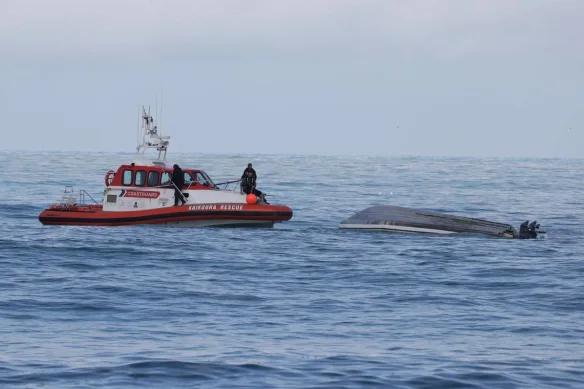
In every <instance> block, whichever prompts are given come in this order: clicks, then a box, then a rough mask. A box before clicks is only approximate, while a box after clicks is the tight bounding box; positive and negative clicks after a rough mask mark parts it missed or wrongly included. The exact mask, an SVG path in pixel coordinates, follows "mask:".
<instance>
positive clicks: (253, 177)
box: [241, 163, 258, 188]
mask: <svg viewBox="0 0 584 389" xmlns="http://www.w3.org/2000/svg"><path fill="white" fill-rule="evenodd" d="M248 172H249V173H251V185H252V186H253V187H254V188H255V186H256V181H257V179H258V175H257V174H256V171H255V170H254V168H253V167H252V166H251V163H248V164H247V167H246V168H245V170H244V171H243V174H242V175H241V180H242V181H243V180H244V179H247V177H248V176H249V175H248V174H247V173H248Z"/></svg>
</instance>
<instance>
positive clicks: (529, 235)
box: [519, 220, 543, 239]
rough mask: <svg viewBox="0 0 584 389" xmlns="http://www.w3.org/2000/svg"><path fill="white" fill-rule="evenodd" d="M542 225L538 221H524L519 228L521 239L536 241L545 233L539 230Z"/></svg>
mask: <svg viewBox="0 0 584 389" xmlns="http://www.w3.org/2000/svg"><path fill="white" fill-rule="evenodd" d="M539 227H540V225H539V224H538V223H537V221H536V220H534V221H532V222H531V223H530V222H529V220H526V221H524V222H523V223H521V225H520V226H519V239H535V238H537V235H538V234H539V233H542V232H543V231H540V230H539Z"/></svg>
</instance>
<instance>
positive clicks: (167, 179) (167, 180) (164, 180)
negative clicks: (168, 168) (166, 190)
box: [160, 172, 170, 185]
mask: <svg viewBox="0 0 584 389" xmlns="http://www.w3.org/2000/svg"><path fill="white" fill-rule="evenodd" d="M160 184H161V185H167V184H170V174H168V172H164V173H162V180H161V181H160Z"/></svg>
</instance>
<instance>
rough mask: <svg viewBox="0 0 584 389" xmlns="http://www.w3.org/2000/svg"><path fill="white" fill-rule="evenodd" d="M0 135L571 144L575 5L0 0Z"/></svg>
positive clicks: (107, 145) (333, 150)
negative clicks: (155, 124) (150, 124)
mask: <svg viewBox="0 0 584 389" xmlns="http://www.w3.org/2000/svg"><path fill="white" fill-rule="evenodd" d="M1 5H2V12H0V59H1V61H0V114H1V117H2V130H0V131H1V132H2V139H3V142H2V146H0V149H32V150H38V149H56V150H89V149H95V150H111V151H130V150H132V149H133V148H134V147H135V142H136V141H135V139H136V123H137V119H138V118H137V114H138V107H139V105H141V104H143V103H144V104H151V105H152V107H153V108H154V106H155V104H156V100H157V98H158V99H160V94H161V93H162V95H163V102H164V104H163V114H162V125H163V127H164V129H165V132H166V134H168V135H171V136H172V143H171V151H172V150H177V151H196V152H201V151H204V152H216V153H222V152H227V153H243V152H260V153H316V154H344V153H350V154H380V155H400V154H413V155H463V156H468V155H479V156H551V157H584V39H583V38H582V37H584V22H583V21H584V1H551V0H549V1H539V0H525V1H510V0H489V1H487V0H485V1H462V0H461V1H449V0H441V1H418V0H408V1H389V0H388V1H369V0H354V1H345V0H337V1H320V0H310V1H300V0H297V1H288V0H277V1H276V0H272V1H254V0H245V1H244V0H241V1H221V0H210V1H198V0H192V1H186V0H185V1H124V0H117V1H114V0H101V1H78V0H52V1H21V0H19V1H16V0H14V1H11V0H4V1H2V2H1Z"/></svg>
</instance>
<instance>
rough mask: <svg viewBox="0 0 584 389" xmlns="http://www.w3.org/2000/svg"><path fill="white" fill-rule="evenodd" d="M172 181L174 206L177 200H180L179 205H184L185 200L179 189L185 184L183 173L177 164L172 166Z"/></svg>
mask: <svg viewBox="0 0 584 389" xmlns="http://www.w3.org/2000/svg"><path fill="white" fill-rule="evenodd" d="M172 183H173V184H174V206H175V207H176V206H177V205H178V202H179V201H181V205H184V204H185V203H186V201H185V198H184V196H183V194H182V192H181V189H182V187H183V185H184V184H185V174H184V173H183V171H182V169H181V168H180V166H178V165H177V164H175V165H174V166H173V170H172Z"/></svg>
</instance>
